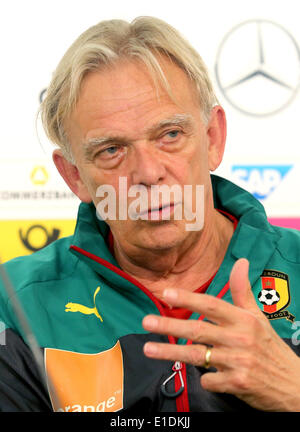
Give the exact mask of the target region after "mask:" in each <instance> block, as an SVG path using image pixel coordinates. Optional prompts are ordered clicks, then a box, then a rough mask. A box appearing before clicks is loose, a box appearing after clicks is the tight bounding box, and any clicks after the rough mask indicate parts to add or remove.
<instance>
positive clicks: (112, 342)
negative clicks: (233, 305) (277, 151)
mask: <svg viewBox="0 0 300 432" xmlns="http://www.w3.org/2000/svg"><path fill="white" fill-rule="evenodd" d="M212 183H213V191H214V201H215V207H216V208H217V209H220V210H224V211H226V212H228V213H230V214H232V215H234V216H235V217H236V218H237V219H238V220H239V222H238V225H237V228H236V230H235V232H234V235H233V237H232V240H231V242H230V245H229V248H228V250H227V252H226V256H225V258H224V261H223V263H222V265H221V267H220V269H219V271H218V272H217V274H216V276H215V277H214V279H213V281H212V282H211V284H210V286H209V287H208V289H207V293H208V294H211V295H213V296H222V298H223V299H224V300H226V301H227V302H232V299H231V295H230V290H229V289H228V280H229V275H230V271H231V269H232V266H233V264H234V262H235V261H236V260H237V259H239V258H241V257H245V258H247V259H248V260H249V262H250V270H249V278H250V282H251V285H252V287H253V293H254V296H255V298H256V300H257V304H258V305H259V307H260V308H261V309H262V312H263V313H265V314H266V315H267V317H268V318H269V319H270V322H271V324H272V326H273V327H274V329H275V330H276V331H277V333H278V334H279V335H280V336H281V337H282V338H283V339H284V340H285V341H286V342H287V343H288V344H289V345H290V346H291V348H292V349H293V350H294V351H295V352H296V353H297V354H298V355H300V348H299V343H297V339H296V338H295V334H296V333H295V330H296V323H297V320H300V288H299V280H300V233H299V232H298V231H296V230H289V229H283V228H279V227H275V226H271V225H270V224H269V223H268V221H267V217H266V214H265V211H264V209H263V206H262V205H261V204H260V203H259V202H258V201H257V200H256V199H255V198H254V197H253V196H252V195H250V194H249V193H248V192H246V191H244V190H243V189H241V188H239V187H237V186H236V185H234V184H232V183H231V182H229V181H227V180H225V179H222V178H220V177H217V176H212ZM108 233H109V227H108V225H107V224H106V223H105V222H103V221H99V220H98V219H97V217H96V212H95V207H94V206H93V205H92V204H90V205H88V204H84V203H82V204H81V205H80V207H79V212H78V220H77V225H76V229H75V233H74V235H73V236H71V237H67V238H63V239H60V240H57V241H55V242H54V243H52V244H51V245H49V246H47V247H46V248H44V249H42V250H41V251H39V252H36V253H34V254H32V255H30V256H27V257H19V258H15V259H13V260H11V261H9V262H7V263H6V264H5V268H6V270H7V272H8V274H9V276H10V279H11V281H12V283H13V285H14V287H15V290H16V293H17V296H18V299H19V301H20V302H21V304H22V306H23V308H24V310H25V312H26V315H27V318H28V320H29V324H30V327H31V329H32V330H33V333H34V335H35V337H36V339H37V341H38V344H39V346H40V347H41V352H42V355H43V356H44V362H45V368H46V371H47V375H48V376H51V381H52V383H53V385H54V387H55V389H56V396H57V397H58V399H59V402H55V400H54V399H55V395H54V394H53V393H52V391H51V390H49V388H47V389H45V388H44V387H43V385H42V384H41V379H40V376H39V373H38V370H37V368H36V366H35V363H34V360H33V357H32V354H31V351H30V350H29V348H28V344H27V342H28V341H27V340H26V336H25V334H24V331H23V329H22V328H21V326H20V325H19V323H18V320H17V318H16V316H15V312H14V310H13V307H12V304H11V300H10V299H9V298H8V296H7V294H6V292H5V290H4V288H3V286H1V290H0V320H2V321H3V322H4V323H5V326H6V330H5V334H4V336H3V338H4V337H5V345H1V346H0V362H1V363H2V367H1V368H0V410H2V411H51V410H53V409H54V410H60V411H62V410H63V411H118V410H121V409H124V410H126V411H131V410H132V411H135V410H139V412H158V411H176V410H179V411H188V410H190V411H235V410H241V409H250V408H249V407H248V406H247V405H246V404H244V403H242V402H241V401H239V400H238V399H237V398H235V397H233V396H230V395H226V394H215V393H211V392H207V391H205V390H203V389H202V388H201V386H200V379H199V378H200V376H201V374H203V373H205V372H206V370H205V369H203V368H201V367H194V366H192V365H185V364H184V365H182V369H181V370H180V373H179V372H177V373H175V375H174V376H173V377H172V378H170V380H169V381H167V383H166V384H165V386H164V388H165V389H167V392H168V394H169V396H168V397H166V396H165V394H164V392H162V391H161V386H162V384H163V383H164V382H165V381H166V380H167V379H168V378H169V377H171V376H172V374H173V372H172V366H173V363H172V362H169V361H160V360H153V359H149V358H146V357H145V356H144V354H143V345H144V343H145V342H146V341H148V340H156V341H166V340H169V342H171V343H174V338H172V337H169V338H167V337H166V336H159V335H154V334H149V333H148V332H146V331H145V330H144V329H143V327H142V319H143V318H144V316H145V315H147V314H150V313H151V314H161V313H163V311H162V309H161V307H160V305H159V302H158V301H157V300H156V299H155V297H154V296H153V295H152V294H151V293H150V292H149V291H148V290H147V288H146V287H143V286H142V285H141V284H140V283H138V282H137V281H136V280H134V279H133V278H131V277H130V276H129V275H127V274H126V273H125V272H123V271H122V270H121V268H120V267H119V265H118V263H117V262H116V260H115V258H114V257H113V256H112V254H111V253H110V251H109V247H108ZM198 318H199V316H198V315H197V314H196V313H193V314H192V316H191V318H190V319H198ZM3 338H2V340H3ZM186 342H187V341H186V340H179V341H178V342H177V343H181V344H184V343H186ZM182 384H183V386H182ZM181 387H182V388H183V391H182V388H181ZM178 390H181V391H182V392H181V394H180V395H179V396H177V397H172V393H176V391H178Z"/></svg>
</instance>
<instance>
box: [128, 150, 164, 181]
mask: <svg viewBox="0 0 300 432" xmlns="http://www.w3.org/2000/svg"><path fill="white" fill-rule="evenodd" d="M132 164H133V167H132V182H133V184H142V185H144V186H151V185H156V184H159V183H161V182H162V181H163V179H164V178H165V176H166V167H165V165H164V163H163V158H162V156H161V155H159V152H158V151H157V149H155V148H153V147H152V146H151V144H149V143H143V144H141V145H137V146H136V148H135V152H134V158H133V161H132Z"/></svg>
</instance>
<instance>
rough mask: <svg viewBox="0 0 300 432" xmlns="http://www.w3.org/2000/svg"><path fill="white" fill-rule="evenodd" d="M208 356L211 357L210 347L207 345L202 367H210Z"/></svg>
mask: <svg viewBox="0 0 300 432" xmlns="http://www.w3.org/2000/svg"><path fill="white" fill-rule="evenodd" d="M210 358H211V348H209V347H207V348H206V353H205V363H204V365H203V367H205V369H209V368H210Z"/></svg>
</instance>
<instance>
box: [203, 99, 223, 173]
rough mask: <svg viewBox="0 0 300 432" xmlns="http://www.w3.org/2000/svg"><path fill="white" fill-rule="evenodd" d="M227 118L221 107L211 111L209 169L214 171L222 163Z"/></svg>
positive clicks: (208, 132)
mask: <svg viewBox="0 0 300 432" xmlns="http://www.w3.org/2000/svg"><path fill="white" fill-rule="evenodd" d="M226 133H227V127H226V116H225V112H224V110H223V108H222V107H221V106H220V105H217V106H215V107H214V108H213V109H212V111H211V116H210V120H209V123H208V125H207V136H208V140H209V144H208V161H209V169H210V170H211V171H214V170H216V169H217V168H218V166H219V165H220V163H221V162H222V159H223V155H224V150H225V142H226Z"/></svg>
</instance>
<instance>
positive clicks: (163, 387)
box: [160, 361, 184, 398]
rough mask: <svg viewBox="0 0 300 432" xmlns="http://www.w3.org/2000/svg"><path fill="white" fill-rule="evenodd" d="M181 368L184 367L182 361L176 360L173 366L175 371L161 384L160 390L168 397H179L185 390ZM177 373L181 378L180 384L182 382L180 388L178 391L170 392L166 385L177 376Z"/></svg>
mask: <svg viewBox="0 0 300 432" xmlns="http://www.w3.org/2000/svg"><path fill="white" fill-rule="evenodd" d="M181 369H182V363H181V362H179V361H176V362H175V363H174V365H173V366H172V371H173V373H172V374H171V375H170V376H169V378H167V379H166V380H165V381H164V382H163V383H162V385H161V386H160V391H161V392H162V394H163V395H164V396H165V397H168V398H177V397H178V396H179V395H181V393H182V392H183V390H184V382H183V378H182V373H181ZM177 373H178V374H179V378H180V384H181V386H180V388H179V390H177V392H174V393H170V392H168V390H167V388H166V385H167V383H168V382H169V381H170V380H171V379H172V378H174V377H175V375H176V374H177Z"/></svg>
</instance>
